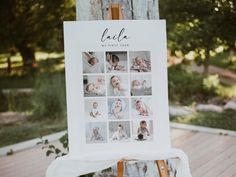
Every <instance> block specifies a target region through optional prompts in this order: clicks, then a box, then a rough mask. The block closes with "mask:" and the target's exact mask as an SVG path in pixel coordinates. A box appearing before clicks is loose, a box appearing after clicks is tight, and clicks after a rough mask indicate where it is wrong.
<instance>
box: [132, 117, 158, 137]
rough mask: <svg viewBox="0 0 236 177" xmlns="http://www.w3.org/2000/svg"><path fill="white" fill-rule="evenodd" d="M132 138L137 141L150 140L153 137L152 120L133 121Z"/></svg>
mask: <svg viewBox="0 0 236 177" xmlns="http://www.w3.org/2000/svg"><path fill="white" fill-rule="evenodd" d="M132 127H133V138H134V140H137V141H151V140H152V139H153V136H152V135H153V121H152V120H140V121H133V126H132Z"/></svg>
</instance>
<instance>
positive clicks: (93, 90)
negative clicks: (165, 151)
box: [83, 75, 106, 97]
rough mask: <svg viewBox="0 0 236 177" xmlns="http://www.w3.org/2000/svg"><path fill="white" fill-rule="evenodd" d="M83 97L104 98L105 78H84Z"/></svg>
mask: <svg viewBox="0 0 236 177" xmlns="http://www.w3.org/2000/svg"><path fill="white" fill-rule="evenodd" d="M83 84H84V96H85V97H100V96H105V94H106V93H105V77H104V76H88V75H86V76H84V78H83Z"/></svg>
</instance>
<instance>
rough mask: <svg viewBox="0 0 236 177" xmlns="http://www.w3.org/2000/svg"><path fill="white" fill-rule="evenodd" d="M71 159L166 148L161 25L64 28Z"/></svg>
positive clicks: (124, 23) (113, 23) (73, 24)
mask: <svg viewBox="0 0 236 177" xmlns="http://www.w3.org/2000/svg"><path fill="white" fill-rule="evenodd" d="M64 41H65V64H66V90H67V114H68V135H69V150H70V155H72V156H73V157H76V158H80V157H81V158H82V157H85V156H91V155H92V156H93V159H94V160H96V159H100V157H101V156H103V155H105V154H109V156H110V157H112V155H117V154H119V155H121V156H123V157H127V156H130V155H131V154H132V155H133V156H135V157H137V158H138V156H139V155H140V154H145V153H148V152H150V151H164V150H167V149H169V148H170V132H169V111H168V90H167V89H168V87H167V46H166V25H165V21H164V20H148V21H145V20H137V21H134V20H133V21H129V20H123V21H79V22H65V23H64Z"/></svg>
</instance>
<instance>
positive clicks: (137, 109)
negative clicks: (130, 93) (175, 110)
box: [131, 97, 153, 119]
mask: <svg viewBox="0 0 236 177" xmlns="http://www.w3.org/2000/svg"><path fill="white" fill-rule="evenodd" d="M152 107H153V103H152V99H151V98H149V97H142V98H141V97H139V98H132V99H131V115H132V116H131V117H132V118H133V119H145V118H152V117H153V113H152V110H153V109H152Z"/></svg>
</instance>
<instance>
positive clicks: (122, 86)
mask: <svg viewBox="0 0 236 177" xmlns="http://www.w3.org/2000/svg"><path fill="white" fill-rule="evenodd" d="M107 93H108V96H128V95H129V91H128V75H109V76H107Z"/></svg>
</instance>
